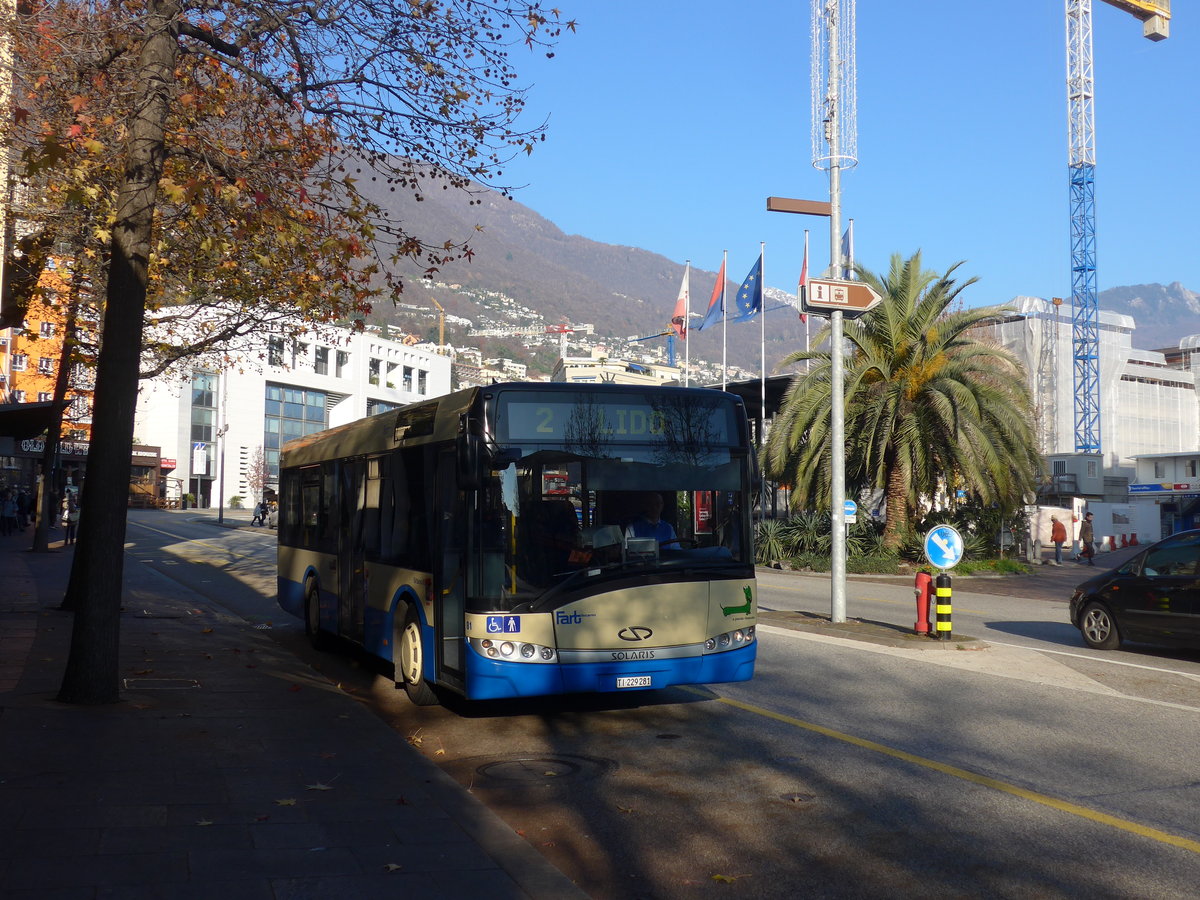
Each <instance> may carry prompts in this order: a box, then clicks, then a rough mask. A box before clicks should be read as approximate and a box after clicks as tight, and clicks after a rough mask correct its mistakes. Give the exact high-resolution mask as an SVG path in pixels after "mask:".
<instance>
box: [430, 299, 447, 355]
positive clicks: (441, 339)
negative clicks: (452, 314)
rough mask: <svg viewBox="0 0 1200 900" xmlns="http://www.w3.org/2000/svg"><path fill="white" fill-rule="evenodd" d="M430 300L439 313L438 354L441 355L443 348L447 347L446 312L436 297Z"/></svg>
mask: <svg viewBox="0 0 1200 900" xmlns="http://www.w3.org/2000/svg"><path fill="white" fill-rule="evenodd" d="M429 299H430V300H432V301H433V305H434V306H436V307H437V311H438V352H439V353H440V352H441V350H442V348H443V347H445V346H446V310H445V309H444V308H443V307H442V304H440V303H438V302H437V298H436V297H430V298H429Z"/></svg>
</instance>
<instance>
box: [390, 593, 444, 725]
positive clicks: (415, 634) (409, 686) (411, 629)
mask: <svg viewBox="0 0 1200 900" xmlns="http://www.w3.org/2000/svg"><path fill="white" fill-rule="evenodd" d="M395 647H396V652H398V654H399V657H398V658H397V659H396V660H395V666H396V683H397V686H399V685H400V683H403V684H404V690H405V692H406V693H407V694H408V699H409V700H411V701H412V702H413V703H415V704H416V705H417V706H435V705H437V702H438V698H437V694H435V693H434V692H433V689H432V688H431V687H430V686H429V684H428V682H426V681H425V651H424V647H423V645H422V644H421V620H420V618H419V617H418V616H417V611H416V609H415V608H413V607H411V606H410V607H409V609H408V612H407V614H405V616H404V626H403V627H402V628H401V629H400V634H399V636H398V637H397V639H396V641H395Z"/></svg>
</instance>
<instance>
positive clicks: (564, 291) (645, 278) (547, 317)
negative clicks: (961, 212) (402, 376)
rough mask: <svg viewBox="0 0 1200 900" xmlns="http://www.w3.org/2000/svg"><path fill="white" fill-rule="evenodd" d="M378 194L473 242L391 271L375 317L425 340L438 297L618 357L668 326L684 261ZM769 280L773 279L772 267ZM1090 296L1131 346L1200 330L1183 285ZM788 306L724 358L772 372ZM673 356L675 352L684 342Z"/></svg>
mask: <svg viewBox="0 0 1200 900" xmlns="http://www.w3.org/2000/svg"><path fill="white" fill-rule="evenodd" d="M375 199H376V200H377V201H378V202H380V203H381V204H386V205H387V206H388V207H389V208H390V209H391V210H392V211H393V212H394V213H399V216H400V218H402V219H404V220H405V221H408V222H412V223H415V224H414V225H412V226H410V230H415V231H417V232H418V233H422V234H427V235H436V236H437V237H438V239H439V240H442V239H450V240H454V241H469V242H470V245H471V249H472V251H473V253H472V257H471V259H470V261H466V260H458V261H454V262H451V263H449V264H447V265H446V266H444V267H443V268H442V269H441V271H440V272H438V273H437V275H436V276H435V278H434V280H433V281H426V280H425V279H424V278H423V275H424V272H423V271H421V269H420V268H418V267H417V266H416V265H415V264H413V265H409V266H399V267H397V269H396V271H397V272H398V274H400V275H402V276H403V278H404V280H405V292H404V306H403V307H401V308H398V309H394V310H393V309H389V310H386V311H380V312H379V313H378V317H379V318H381V319H383V320H384V321H387V322H388V323H389V324H390V325H395V326H397V327H400V328H404V329H407V330H409V331H413V332H416V333H418V334H422V335H425V336H432V335H434V334H436V328H437V326H436V315H437V313H436V311H435V309H434V303H433V302H432V301H433V300H435V299H436V300H437V301H438V303H440V304H441V305H442V307H443V308H444V309H445V311H446V313H447V319H448V321H449V322H453V321H454V320H455V319H456V318H459V319H464V320H469V321H471V322H472V323H475V325H476V326H477V327H483V326H484V325H491V326H497V325H499V326H504V325H508V326H510V327H514V328H515V327H520V326H521V325H523V324H524V325H529V326H530V327H531V328H536V327H537V323H538V322H539V321H540V322H542V323H544V324H546V325H558V324H562V323H566V324H585V323H586V324H592V325H594V326H595V329H596V339H597V340H598V341H599V342H602V343H605V344H606V345H608V346H609V349H610V350H611V351H612V352H614V353H617V352H621V351H622V349H630V348H629V347H628V345H626V344H625V341H626V339H628V338H630V337H645V336H651V335H657V334H661V333H662V332H663V331H665V330H668V329H669V328H670V318H671V315H672V313H673V310H674V306H675V299H676V297H677V296H678V293H679V291H680V286H681V282H682V279H683V272H684V266H683V265H681V264H679V263H677V262H674V261H673V260H670V259H667V258H666V257H664V256H662V255H660V254H657V253H654V252H653V251H650V250H645V249H642V248H638V247H631V246H624V245H617V244H605V243H602V242H600V241H595V240H592V239H591V238H588V237H585V236H583V235H578V234H567V233H566V232H564V231H563V230H562V229H561V228H559V227H558V226H557V225H555V224H554V223H553V222H552V221H550V220H549V219H547V218H545V217H544V216H542V215H540V214H539V213H537V212H536V211H534V210H532V209H530V208H529V207H527V206H524V205H523V204H521V203H520V202H519V201H517V200H514V199H510V198H508V197H505V196H504V195H502V194H500V193H498V192H496V191H492V190H490V189H487V188H478V189H477V190H476V191H475V192H473V197H472V198H471V199H473V200H474V201H475V202H474V203H471V202H469V200H468V198H467V197H466V196H465V195H464V194H463V192H461V191H454V190H445V191H437V190H435V191H431V192H429V193H427V194H425V195H423V199H421V200H417V199H416V198H414V197H413V196H412V195H411V194H405V193H403V192H400V191H397V192H395V193H390V194H388V195H387V196H386V197H376V198H375ZM753 262H754V260H753V258H752V257H751V258H750V259H747V260H741V259H740V258H739V259H736V260H734V261H731V264H730V265H731V268H732V271H734V272H737V271H740V268H739V267H740V266H741V265H743V263H745V265H746V266H747V268H749V266H750V265H752V264H753ZM716 277H717V275H716V272H715V271H707V270H705V269H700V268H697V267H695V266H693V267H692V269H691V278H690V295H691V300H690V308H691V310H692V313H693V317H694V318H693V331H692V332H691V333H690V336H689V337H690V340H689V343H690V344H691V346H690V348H689V352H690V354H691V355H692V357H693V358H696V359H699V358H703V359H706V360H708V361H709V362H715V363H719V362H720V361H721V358H722V352H723V348H722V329H721V328H720V327H717V328H712V329H707V330H706V331H704V332H697V331H695V330H694V325H695V323H697V322H698V321H699V318H698V316H700V315H703V313H704V311H705V309H706V308H707V306H708V301H709V297H710V294H711V292H712V290H713V286H714V284H715V282H716ZM767 277H768V279H770V273H769V271H768V273H767ZM738 285H739V282H736V281H727V282H726V305H727V307H732V306H733V302H734V296H735V292H736V291H737V288H738ZM1008 299H1011V298H1008ZM1097 300H1098V303H1099V306H1100V308H1101V309H1105V310H1111V311H1114V312H1119V313H1125V314H1127V315H1131V316H1133V318H1134V320H1135V324H1136V326H1137V327H1136V328H1135V330H1134V333H1133V346H1134V347H1136V348H1138V349H1142V350H1161V349H1164V348H1167V347H1173V346H1178V341H1179V337H1180V336H1181V335H1182V334H1192V333H1200V294H1197V293H1195V292H1193V291H1191V290H1189V289H1187V288H1186V287H1184V286H1183V285H1182V284H1180V283H1179V282H1173V283H1172V284H1170V285H1161V284H1144V285H1129V286H1119V287H1113V288H1108V289H1106V290H1104V291H1102V292H1100V294H1099V295H1098V298H1097ZM1004 302H1007V300H1006V301H1004ZM794 303H795V294H794V293H792V294H789V293H788V292H786V291H781V290H778V289H775V288H768V289H767V302H766V306H767V314H766V329H765V331H766V334H765V335H764V334H763V333H762V329H761V328H760V327H759V323H758V320H757V319H756V320H754V321H753V322H752V323H749V324H730V325H729V326H728V329H727V339H728V340H727V351H728V360H729V362H730V364H731V365H738V366H741V367H742V368H743V369H746V370H748V371H751V372H758V371H759V370H760V368H761V367H762V362H761V359H762V356H763V355H764V353H765V360H766V368H767V371H768V373H770V372H774V371H776V370H777V369H778V367H779V363H780V361H781V360H782V359H783V358H785V357H786V356H787V354H789V353H791V352H794V351H796V350H801V349H803V348H804V346H805V325H804V324H803V323H802V322H801V321H800V318H799V315H798V311H797V310H796V309H794V308H792V306H791V305H790V304H794ZM781 306H782V307H785V308H780V307H781ZM823 324H824V320H821V319H814V320H813V321H811V322H810V323H809V325H808V330H809V331H810V333H811V334H814V335H815V333H816V332H817V331H818V330H819V329H820V327H821V326H822V325H823ZM448 336H450V337H452V338H453V340H454V341H455V342H458V341H460V340H462V341H464V342H467V341H466V338H467V333H466V330H465V329H463V328H462V327H461V326H455V325H451V326H450V327H449V332H448ZM469 342H470V343H474V344H480V343H482V344H483V346H484V349H485V352H487V351H488V350H494V351H498V352H497V353H496V355H505V354H506V353H509V354H512V355H514V356H518V357H519V356H521V355H531V354H532V355H534V356H536V352H532V348H531V347H530V346H529V344H530V343H531V342H530V341H526V342H523V343H522V342H517V343H516V344H515V345H514V343H513V341H511V340H492V341H486V340H485V341H482V342H480V341H469ZM664 344H665V341H663V340H654V339H652V340H649V341H643V342H638V344H637V345H636V346H640V347H642V348H644V349H647V350H650V351H652V352H657V353H659V354H660V355H661V350H662V348H663V345H664ZM548 352H549V351H548V350H547V351H545V352H544V353H543V359H542V360H541V361H540V368H541V369H542V371H548V365H550V364H552V360H549V361H547V359H546V358H544V357H545V355H546V353H548ZM678 352H679V354H680V355H682V353H683V349H682V347H680V348H679V350H678ZM553 355H554V356H557V353H554V354H553Z"/></svg>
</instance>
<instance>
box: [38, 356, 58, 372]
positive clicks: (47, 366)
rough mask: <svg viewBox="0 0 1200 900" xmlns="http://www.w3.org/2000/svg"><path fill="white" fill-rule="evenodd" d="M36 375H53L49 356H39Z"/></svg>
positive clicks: (52, 361) (52, 366)
mask: <svg viewBox="0 0 1200 900" xmlns="http://www.w3.org/2000/svg"><path fill="white" fill-rule="evenodd" d="M38 374H39V375H53V374H54V360H53V359H51V358H50V357H49V356H39V357H38Z"/></svg>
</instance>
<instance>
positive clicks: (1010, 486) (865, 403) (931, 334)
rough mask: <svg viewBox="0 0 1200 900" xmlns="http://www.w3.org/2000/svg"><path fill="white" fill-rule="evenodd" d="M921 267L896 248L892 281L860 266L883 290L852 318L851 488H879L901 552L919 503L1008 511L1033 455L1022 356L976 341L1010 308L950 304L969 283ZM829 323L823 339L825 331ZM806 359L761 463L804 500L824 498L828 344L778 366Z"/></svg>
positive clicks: (807, 503)
mask: <svg viewBox="0 0 1200 900" xmlns="http://www.w3.org/2000/svg"><path fill="white" fill-rule="evenodd" d="M960 265H962V264H961V263H956V264H955V265H953V266H951V267H950V268H949V269H948V270H947V271H946V273H945V274H944V275H940V276H939V275H938V274H937V273H936V272H932V271H929V272H927V271H922V269H921V253H920V251H918V252H917V253H915V254H914V255H913V256H912V257H911V258H909V259H907V260H902V259H901V258H900V255H899V254H895V255H893V256H892V261H891V269H890V271H889V272H888V276H887V278H886V279H881V278H879V277H878V276H877V275H875V274H873V273H871V272H869V271H866V270H865V269H862V268H861V267H859V268H858V270H857V271H858V276H859V278H860V279H862V280H863V281H865V282H866V283H868V284H870V285H871V287H873V288H874V289H875V290H876V291H877V292H878V293H879V294H880V295H881V296H882V298H883V301H882V302H881V303H880V304H879V306H877V307H876V308H875V309H873V310H871V311H870V312H869V313H867V314H866V315H864V316H863V317H862V318H860V319H857V320H854V321H849V322H847V323H846V327H845V330H844V334H845V338H846V341H847V343H848V344H849V348H848V349H847V353H846V365H845V374H846V378H845V385H846V386H845V397H846V434H845V437H846V481H847V484H846V488H847V491H848V492H849V495H850V496H855V495H856V494H857V493H859V492H861V491H863V490H871V489H874V490H882V491H883V492H884V494H885V497H886V509H887V525H886V528H885V530H884V540H885V543H886V545H887V546H888V547H890V548H893V549H894V548H895V547H897V546H898V545H899V544H900V543H901V541H902V540H903V539H904V536H905V534H906V533H907V531H908V530H909V529H910V527H911V526H910V522H911V521H912V518H913V515H914V513H915V512H917V510H918V509H919V508H920V506H921V505H922V504H927V503H929V502H931V501H932V500H934V499H935V498H937V497H939V496H947V495H948V496H950V497H953V496H955V494H956V492H957V491H958V490H963V491H965V492H966V493H967V494H968V495H974V496H975V497H977V498H978V499H979V500H982V501H983V502H985V503H995V504H997V505H999V506H1000V507H1001V508H1004V509H1010V510H1011V509H1013V508H1015V507H1017V506H1018V505H1019V504H1020V503H1021V502H1022V495H1023V494H1024V493H1025V492H1026V491H1028V490H1030V488H1031V487H1032V485H1033V484H1034V483H1035V478H1036V473H1037V471H1038V455H1037V451H1036V449H1035V440H1034V433H1033V411H1032V401H1031V398H1030V393H1029V389H1028V387H1027V385H1026V380H1025V373H1024V372H1023V370H1022V369H1021V366H1020V364H1019V362H1018V361H1017V359H1016V357H1015V356H1013V355H1012V354H1011V353H1009V352H1008V351H1007V350H1004V349H1003V348H1001V347H998V346H994V345H992V344H990V343H987V342H986V341H985V340H983V339H981V338H980V337H979V336H978V334H977V332H974V331H973V329H977V328H978V327H979V326H982V325H986V324H988V323H989V322H991V321H994V320H995V319H996V318H997V317H998V316H999V315H1001V314H1002V313H1003V312H1004V307H987V308H980V309H962V308H958V309H954V310H951V309H950V307H951V305H952V304H953V303H954V302H955V300H957V299H958V297H959V295H960V294H961V292H962V291H963V289H964V288H966V287H967V286H968V285H971V284H973V283H974V282H975V281H976V279H974V278H971V279H969V280H967V281H965V282H963V283H961V284H959V283H957V282H956V281H955V279H954V278H953V277H952V276H953V273H954V271H955V269H957V268H958V267H959V266H960ZM829 336H830V335H829V328H828V327H826V328H825V329H824V330H823V331H822V332H821V333H820V334H818V335H817V337H816V343H815V345H816V346H818V347H819V346H820V345H821V344H822V343H823V342H827V341H828V339H829ZM806 360H807V361H811V368H808V369H806V370H805V371H802V372H800V373H798V374H797V375H796V377H795V378H794V379H793V381H792V383H791V386H790V387H789V388H788V392H787V396H786V397H785V398H784V402H783V406H782V408H781V410H780V413H779V415H778V416H777V418H776V421H775V423H774V425H773V427H772V429H771V433H770V435H769V436H768V439H767V446H766V448H765V450H764V454H763V469H764V472H765V473H766V474H767V476H768V477H770V478H773V479H776V480H778V481H781V482H784V483H790V484H791V485H793V488H794V490H793V494H792V497H793V505H794V506H795V507H798V508H814V507H818V506H821V505H822V504H824V506H826V507H827V506H828V504H829V497H830V490H829V468H830V466H829V462H828V460H829V452H830V403H831V399H830V384H831V379H830V374H831V359H830V354H829V352H828V350H824V351H820V352H818V351H815V350H808V351H799V352H796V353H793V354H791V355H789V356H788V357H787V358H786V359H784V360H783V362H782V363H780V366H781V367H782V366H788V365H794V364H796V363H799V362H804V361H806Z"/></svg>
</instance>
